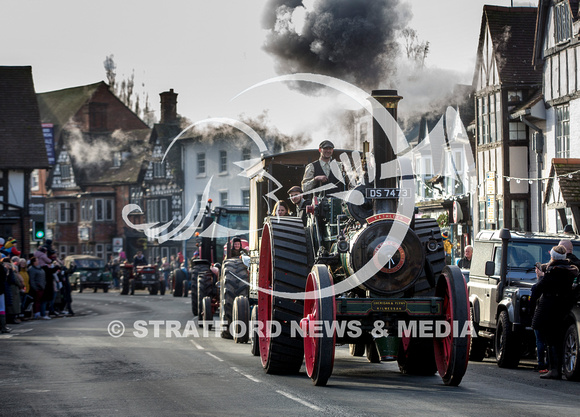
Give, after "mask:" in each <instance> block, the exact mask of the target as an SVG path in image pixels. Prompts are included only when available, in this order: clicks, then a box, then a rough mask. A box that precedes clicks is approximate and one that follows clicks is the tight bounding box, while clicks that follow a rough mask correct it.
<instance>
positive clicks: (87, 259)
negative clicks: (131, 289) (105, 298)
mask: <svg viewBox="0 0 580 417" xmlns="http://www.w3.org/2000/svg"><path fill="white" fill-rule="evenodd" d="M64 266H65V267H66V268H67V269H68V270H69V271H70V274H71V275H70V283H71V285H72V288H73V289H74V290H79V292H83V290H84V289H85V288H92V289H93V291H94V292H97V290H98V289H99V288H101V289H102V290H103V292H107V291H109V286H110V285H111V284H112V282H113V276H112V275H111V273H110V272H108V271H107V264H106V262H105V261H104V260H103V259H101V258H98V257H96V256H91V255H70V256H67V257H66V258H65V259H64Z"/></svg>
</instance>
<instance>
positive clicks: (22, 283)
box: [0, 238, 74, 333]
mask: <svg viewBox="0 0 580 417" xmlns="http://www.w3.org/2000/svg"><path fill="white" fill-rule="evenodd" d="M21 255H22V254H21V252H20V251H19V250H18V242H17V241H16V239H14V238H8V239H6V240H5V239H3V238H0V260H1V265H0V332H1V333H10V331H11V329H10V328H9V327H7V324H20V323H21V322H22V320H28V319H40V320H50V319H51V318H52V317H62V316H68V315H74V312H73V310H72V306H71V303H72V296H71V285H70V281H69V276H68V275H69V274H68V271H67V270H66V268H65V266H64V265H63V263H62V262H61V261H60V260H59V259H58V256H57V253H56V251H55V250H54V249H53V248H52V241H51V240H50V239H48V240H47V241H46V243H45V244H44V245H42V246H39V247H38V249H37V250H36V251H35V252H34V253H33V254H29V255H28V257H26V258H25V257H22V256H21Z"/></svg>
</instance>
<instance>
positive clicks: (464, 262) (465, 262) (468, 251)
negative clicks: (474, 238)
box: [457, 245, 473, 269]
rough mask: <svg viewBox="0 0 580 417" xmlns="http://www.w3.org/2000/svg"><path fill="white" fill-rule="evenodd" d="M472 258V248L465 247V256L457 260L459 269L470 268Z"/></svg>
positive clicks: (469, 246)
mask: <svg viewBox="0 0 580 417" xmlns="http://www.w3.org/2000/svg"><path fill="white" fill-rule="evenodd" d="M472 256H473V246H471V245H467V246H466V247H465V255H464V256H463V258H461V259H460V260H459V262H458V263H457V266H458V267H459V268H461V269H469V268H471V257H472Z"/></svg>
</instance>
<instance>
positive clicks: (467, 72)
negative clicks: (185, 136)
mask: <svg viewBox="0 0 580 417" xmlns="http://www.w3.org/2000/svg"><path fill="white" fill-rule="evenodd" d="M273 1H274V2H277V3H281V2H282V0H273ZM317 1H322V0H305V1H304V4H305V5H308V6H309V7H314V4H316V2H317ZM325 1H328V0H325ZM360 1H362V0H360ZM385 1H387V2H395V3H399V4H398V6H397V8H396V10H393V16H398V17H400V16H404V17H405V19H406V20H407V24H408V26H409V27H411V28H413V29H415V30H416V31H417V34H418V37H419V39H420V40H428V41H429V43H430V49H429V54H428V56H427V59H426V61H425V68H424V70H423V71H422V73H421V74H420V75H417V76H410V77H408V78H406V79H405V80H404V81H402V80H400V79H394V78H392V77H385V79H381V81H380V82H379V85H378V87H379V88H395V89H398V90H399V93H400V94H401V95H403V96H404V97H405V99H406V102H405V100H403V102H405V103H409V104H405V105H406V106H407V108H413V107H420V103H421V97H420V96H421V95H425V94H424V93H425V91H426V89H430V90H429V93H428V95H430V96H432V95H437V94H441V91H438V90H436V87H439V88H447V87H448V86H449V85H452V84H455V83H464V84H471V81H472V78H473V71H474V66H475V55H476V50H477V42H478V37H479V30H480V24H481V16H482V9H483V5H484V4H495V5H500V6H509V5H510V4H511V0H489V1H482V0H439V1H434V0H408V1H404V0H385ZM515 3H516V4H515V5H526V6H530V5H533V4H535V3H536V2H531V1H519V2H518V1H516V2H515ZM268 4H271V3H270V2H269V1H267V0H248V1H239V0H229V1H227V0H212V1H207V0H204V1H199V0H165V1H164V2H159V1H151V0H115V1H111V0H100V1H98V2H96V1H85V0H51V1H45V0H0V65H9V66H19V65H30V66H32V70H33V77H34V82H35V88H36V91H37V92H46V91H53V90H59V89H64V88H69V87H75V86H81V85H87V84H92V83H95V82H99V81H106V80H107V78H106V74H105V70H104V67H103V61H104V60H105V57H107V56H109V55H113V56H114V61H115V63H116V65H117V79H118V80H121V79H123V78H127V77H128V76H129V75H130V74H131V73H132V72H133V71H134V77H135V90H136V92H137V93H139V94H140V95H141V96H144V95H145V94H148V96H149V102H150V103H151V106H152V108H153V109H154V110H155V111H156V115H157V117H158V116H159V93H161V92H163V91H167V90H169V89H170V88H173V89H174V91H175V92H176V93H178V94H179V96H178V108H177V111H178V113H179V114H181V115H182V116H185V117H187V118H188V119H189V120H191V121H193V122H195V121H198V120H201V119H204V118H207V117H231V118H239V117H240V116H241V115H245V116H248V117H255V116H257V115H259V114H262V113H264V112H266V113H267V115H268V120H269V122H270V123H271V124H272V125H273V126H275V127H276V128H277V129H278V130H279V131H281V132H283V133H288V134H292V133H295V132H298V131H308V132H311V133H312V136H313V139H314V140H318V139H320V138H324V137H325V135H326V134H327V130H326V129H327V128H328V127H329V125H332V123H333V122H332V120H331V118H328V112H329V109H332V108H333V106H339V107H340V106H343V107H346V108H347V107H349V106H350V107H352V106H353V103H350V102H348V100H342V101H341V100H340V99H339V100H336V98H330V97H328V96H327V95H325V94H318V95H316V94H314V95H313V94H304V92H305V91H304V90H297V89H293V88H289V86H288V85H286V84H283V83H276V84H271V85H268V86H265V87H259V88H255V89H253V90H251V91H250V92H248V93H245V94H243V95H242V96H240V97H238V98H236V99H235V100H233V101H232V98H233V97H235V96H236V95H237V94H239V93H240V92H242V91H244V90H246V89H247V88H249V87H251V86H253V85H255V84H256V83H259V82H262V81H264V80H267V79H269V78H272V77H275V76H278V75H281V73H280V70H278V72H277V67H279V65H278V66H277V64H276V62H277V61H276V60H275V58H274V56H273V55H272V54H271V53H268V52H266V51H265V50H264V48H263V46H264V43H265V40H266V38H267V31H266V30H265V29H264V26H263V21H264V19H263V17H264V8H265V6H267V5H268ZM312 10H313V9H312ZM399 20H400V19H399ZM278 63H279V62H278ZM400 73H402V74H405V73H406V70H405V69H404V68H403V70H402V71H400ZM415 75H416V74H415ZM392 84H395V85H392ZM431 89H435V90H433V91H431ZM403 102H402V103H403Z"/></svg>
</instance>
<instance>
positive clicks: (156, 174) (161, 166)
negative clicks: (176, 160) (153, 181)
mask: <svg viewBox="0 0 580 417" xmlns="http://www.w3.org/2000/svg"><path fill="white" fill-rule="evenodd" d="M153 178H165V162H153Z"/></svg>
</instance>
